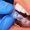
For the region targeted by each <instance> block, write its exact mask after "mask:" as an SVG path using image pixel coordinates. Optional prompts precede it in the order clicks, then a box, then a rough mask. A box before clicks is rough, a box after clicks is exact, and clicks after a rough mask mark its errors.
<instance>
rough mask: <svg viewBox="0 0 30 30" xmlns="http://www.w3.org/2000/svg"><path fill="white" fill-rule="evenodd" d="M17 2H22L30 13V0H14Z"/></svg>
mask: <svg viewBox="0 0 30 30" xmlns="http://www.w3.org/2000/svg"><path fill="white" fill-rule="evenodd" d="M16 3H19V4H21V5H22V6H23V7H24V8H25V9H26V10H27V12H28V13H29V14H30V0H14V4H16Z"/></svg>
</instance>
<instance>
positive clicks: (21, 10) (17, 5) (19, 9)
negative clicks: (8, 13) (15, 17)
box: [15, 3, 29, 15]
mask: <svg viewBox="0 0 30 30" xmlns="http://www.w3.org/2000/svg"><path fill="white" fill-rule="evenodd" d="M15 9H16V10H17V11H19V12H22V13H26V14H27V15H29V13H28V12H27V11H26V10H25V9H24V8H23V7H22V6H21V5H20V4H19V3H17V4H16V5H15Z"/></svg>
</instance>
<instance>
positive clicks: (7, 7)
mask: <svg viewBox="0 0 30 30" xmlns="http://www.w3.org/2000/svg"><path fill="white" fill-rule="evenodd" d="M13 9H14V7H13V5H12V4H9V3H7V2H4V1H0V14H3V15H4V14H9V15H5V16H4V17H3V18H1V19H0V30H8V28H9V27H11V26H12V24H13V23H14V22H15V18H14V17H12V16H13V15H10V14H11V13H12V12H13Z"/></svg>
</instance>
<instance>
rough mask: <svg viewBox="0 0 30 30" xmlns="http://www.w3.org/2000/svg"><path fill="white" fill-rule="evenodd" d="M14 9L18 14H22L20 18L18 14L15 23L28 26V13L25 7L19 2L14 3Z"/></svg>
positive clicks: (29, 16) (29, 21) (29, 19)
mask: <svg viewBox="0 0 30 30" xmlns="http://www.w3.org/2000/svg"><path fill="white" fill-rule="evenodd" d="M15 9H16V11H17V12H18V13H19V14H21V15H22V16H23V17H22V18H21V19H20V16H19V18H17V21H16V23H17V22H18V23H17V24H18V25H20V26H23V27H29V26H30V14H29V13H28V12H27V11H25V9H24V8H23V7H22V6H21V5H20V4H19V3H17V4H16V5H15Z"/></svg>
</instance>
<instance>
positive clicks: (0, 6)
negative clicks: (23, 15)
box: [0, 1, 13, 14]
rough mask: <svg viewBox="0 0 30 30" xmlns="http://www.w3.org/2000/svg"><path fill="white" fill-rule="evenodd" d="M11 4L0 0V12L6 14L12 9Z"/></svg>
mask: <svg viewBox="0 0 30 30" xmlns="http://www.w3.org/2000/svg"><path fill="white" fill-rule="evenodd" d="M12 7H13V5H12V4H9V3H7V2H5V1H0V14H8V13H11V12H12V11H13V8H12Z"/></svg>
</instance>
